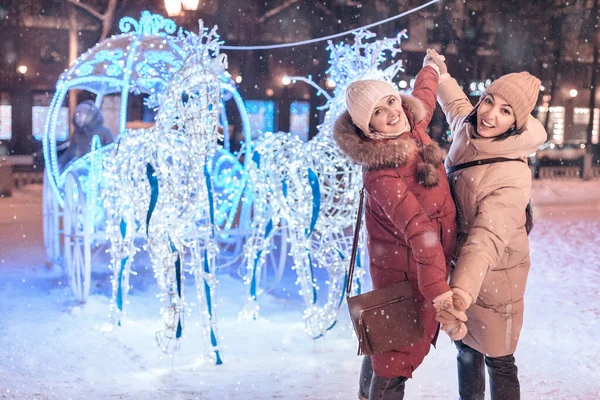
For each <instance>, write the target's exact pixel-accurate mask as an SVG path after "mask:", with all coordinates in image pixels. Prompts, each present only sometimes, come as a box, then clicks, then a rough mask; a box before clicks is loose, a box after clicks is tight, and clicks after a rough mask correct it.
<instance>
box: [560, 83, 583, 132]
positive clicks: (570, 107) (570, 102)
mask: <svg viewBox="0 0 600 400" xmlns="http://www.w3.org/2000/svg"><path fill="white" fill-rule="evenodd" d="M578 94H579V91H578V90H577V89H571V90H569V92H568V96H567V106H566V107H565V125H564V131H563V140H564V141H566V140H569V139H572V138H573V129H574V125H573V124H574V121H573V115H574V114H575V110H574V100H575V98H576V97H577V95H578Z"/></svg>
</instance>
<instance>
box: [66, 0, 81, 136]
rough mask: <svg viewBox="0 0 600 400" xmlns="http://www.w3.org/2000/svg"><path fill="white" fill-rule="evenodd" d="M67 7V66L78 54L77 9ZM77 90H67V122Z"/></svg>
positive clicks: (71, 118)
mask: <svg viewBox="0 0 600 400" xmlns="http://www.w3.org/2000/svg"><path fill="white" fill-rule="evenodd" d="M67 7H69V67H70V66H71V65H72V64H73V62H75V60H76V59H77V57H78V56H79V49H78V47H79V46H78V45H79V29H77V11H76V10H75V7H74V6H73V5H71V4H69V5H67ZM77 92H78V91H77V90H69V123H70V124H71V121H73V115H74V114H75V107H77ZM74 129H75V128H74V127H73V125H72V124H71V129H70V132H71V134H72V133H73V131H74Z"/></svg>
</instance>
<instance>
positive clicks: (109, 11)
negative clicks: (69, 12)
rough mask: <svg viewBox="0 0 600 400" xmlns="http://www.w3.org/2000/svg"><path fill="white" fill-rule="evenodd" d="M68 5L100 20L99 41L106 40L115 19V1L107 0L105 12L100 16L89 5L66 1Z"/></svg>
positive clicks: (71, 0)
mask: <svg viewBox="0 0 600 400" xmlns="http://www.w3.org/2000/svg"><path fill="white" fill-rule="evenodd" d="M68 1H69V3H71V4H73V5H75V6H77V7H79V8H81V9H82V10H84V11H86V12H88V13H90V14H91V15H92V16H93V17H95V18H97V19H98V20H100V22H101V23H102V34H101V35H100V41H102V40H104V39H106V38H107V37H108V34H109V33H110V29H111V27H112V23H113V20H114V18H115V9H116V8H117V0H109V1H108V5H107V7H106V12H105V13H104V14H100V13H99V12H98V11H96V10H94V9H93V8H92V7H90V6H89V5H87V4H85V3H82V2H81V1H80V0H68Z"/></svg>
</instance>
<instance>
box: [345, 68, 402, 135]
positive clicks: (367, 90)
mask: <svg viewBox="0 0 600 400" xmlns="http://www.w3.org/2000/svg"><path fill="white" fill-rule="evenodd" d="M391 95H395V96H396V97H398V99H399V100H400V101H402V99H401V98H400V96H399V95H398V91H397V90H396V89H394V87H393V86H392V85H390V84H389V83H387V82H383V81H378V80H375V79H366V80H362V81H354V82H352V83H351V84H350V85H348V88H347V89H346V107H347V108H348V113H349V114H350V117H351V118H352V122H354V125H356V126H358V127H359V128H360V130H361V131H363V133H364V134H365V135H367V136H368V135H369V122H370V121H371V114H373V110H374V109H375V106H376V105H377V103H378V102H379V100H381V99H383V98H384V97H386V96H391ZM399 105H402V103H400V104H399Z"/></svg>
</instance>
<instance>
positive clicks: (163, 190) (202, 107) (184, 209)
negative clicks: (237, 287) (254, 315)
mask: <svg viewBox="0 0 600 400" xmlns="http://www.w3.org/2000/svg"><path fill="white" fill-rule="evenodd" d="M180 36H181V38H182V42H183V43H184V44H185V50H186V52H187V54H189V56H188V57H187V59H186V60H185V62H184V63H183V66H182V67H181V69H180V70H179V71H177V72H175V73H174V74H173V75H172V76H171V79H170V80H169V82H168V84H167V87H166V90H165V92H164V93H163V94H161V95H160V97H159V99H160V100H159V109H158V114H157V116H156V125H155V126H154V127H152V128H149V129H139V130H131V131H128V132H126V133H125V134H122V135H121V136H120V139H119V142H118V143H117V144H116V145H115V150H114V153H113V155H112V157H109V158H107V161H106V163H105V166H104V170H105V171H106V172H105V173H106V174H108V177H105V181H106V182H110V183H107V185H108V186H109V187H107V188H106V190H105V207H106V209H107V213H108V216H109V218H108V226H107V233H108V235H109V237H110V240H111V249H110V252H111V268H112V269H113V274H114V276H113V302H112V304H111V309H112V316H113V322H114V323H120V320H121V317H122V315H123V313H124V312H123V306H124V304H125V303H126V298H127V292H128V290H129V275H130V273H131V263H132V259H133V256H134V254H135V253H136V251H137V250H138V249H137V248H136V247H135V245H134V239H135V237H136V236H139V235H140V234H141V235H142V236H146V238H147V247H148V249H149V253H150V256H151V259H152V262H153V267H154V273H155V276H156V278H157V280H158V283H159V286H160V288H161V300H162V301H163V302H164V303H165V304H164V306H163V309H162V315H163V321H164V323H165V328H164V329H163V330H162V331H159V332H157V334H156V337H157V342H158V344H159V346H160V347H161V349H162V350H163V351H165V352H170V351H172V350H174V349H176V348H177V346H178V345H179V340H178V339H179V338H180V337H181V336H182V331H183V326H184V325H183V319H184V313H185V306H186V303H185V299H184V277H185V274H184V272H185V270H186V267H187V268H188V269H189V270H190V272H191V273H192V274H193V275H194V277H195V281H196V289H197V295H198V305H199V307H200V313H201V315H202V319H203V323H204V328H205V334H206V337H207V338H208V340H209V342H210V344H209V345H208V346H206V347H205V348H206V352H207V355H208V356H210V357H213V358H214V360H215V362H216V363H217V364H220V363H221V359H220V355H219V348H218V345H217V339H216V332H215V322H214V321H215V318H214V315H213V307H212V301H213V300H212V297H213V291H214V288H215V282H216V278H215V275H214V267H215V266H214V259H215V256H216V252H217V245H216V243H215V232H214V208H213V193H212V188H211V179H210V176H209V174H208V163H209V162H210V159H211V157H212V155H213V154H214V151H215V149H216V146H217V139H218V126H219V113H220V104H221V86H220V82H221V76H222V75H223V73H224V70H225V69H226V68H227V61H226V56H225V55H224V54H219V44H220V43H219V41H218V36H217V35H216V27H215V28H213V30H212V31H211V32H210V33H208V31H207V30H206V29H204V28H203V27H202V25H200V36H197V35H195V34H193V33H186V35H183V34H181V33H180Z"/></svg>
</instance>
